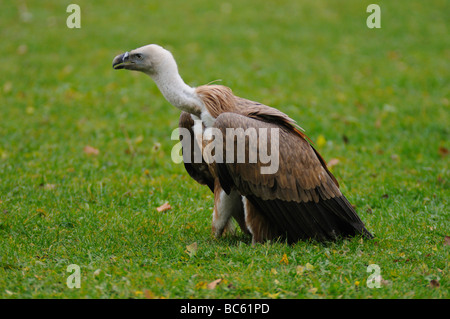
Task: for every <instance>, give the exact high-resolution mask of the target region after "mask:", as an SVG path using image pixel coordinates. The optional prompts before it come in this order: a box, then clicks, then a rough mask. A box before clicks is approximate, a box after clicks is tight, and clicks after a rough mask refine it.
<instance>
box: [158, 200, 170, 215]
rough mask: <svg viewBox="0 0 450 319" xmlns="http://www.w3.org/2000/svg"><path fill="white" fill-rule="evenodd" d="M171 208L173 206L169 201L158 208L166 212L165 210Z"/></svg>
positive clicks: (159, 210)
mask: <svg viewBox="0 0 450 319" xmlns="http://www.w3.org/2000/svg"><path fill="white" fill-rule="evenodd" d="M171 208H172V206H170V204H169V203H168V202H165V203H164V204H162V205H161V206H159V207H157V208H156V210H157V211H158V212H160V213H161V212H164V211H166V210H169V209H171Z"/></svg>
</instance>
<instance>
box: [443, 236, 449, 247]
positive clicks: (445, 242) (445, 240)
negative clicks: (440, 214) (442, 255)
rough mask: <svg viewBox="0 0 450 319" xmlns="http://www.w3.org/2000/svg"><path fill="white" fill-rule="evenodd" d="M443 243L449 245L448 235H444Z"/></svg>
mask: <svg viewBox="0 0 450 319" xmlns="http://www.w3.org/2000/svg"><path fill="white" fill-rule="evenodd" d="M444 245H445V246H450V236H445V237H444Z"/></svg>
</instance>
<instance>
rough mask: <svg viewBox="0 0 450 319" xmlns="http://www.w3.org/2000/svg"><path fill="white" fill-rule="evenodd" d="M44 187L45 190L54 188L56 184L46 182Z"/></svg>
mask: <svg viewBox="0 0 450 319" xmlns="http://www.w3.org/2000/svg"><path fill="white" fill-rule="evenodd" d="M43 187H44V189H45V190H52V189H55V187H56V185H55V184H45V185H44V186H43Z"/></svg>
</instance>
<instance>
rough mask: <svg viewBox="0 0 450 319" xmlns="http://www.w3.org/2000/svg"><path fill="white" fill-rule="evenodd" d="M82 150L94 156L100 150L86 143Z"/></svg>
mask: <svg viewBox="0 0 450 319" xmlns="http://www.w3.org/2000/svg"><path fill="white" fill-rule="evenodd" d="M83 151H84V153H85V154H87V155H94V156H97V155H98V154H99V153H100V151H99V150H98V149H96V148H95V147H92V146H89V145H86V146H85V147H84V148H83Z"/></svg>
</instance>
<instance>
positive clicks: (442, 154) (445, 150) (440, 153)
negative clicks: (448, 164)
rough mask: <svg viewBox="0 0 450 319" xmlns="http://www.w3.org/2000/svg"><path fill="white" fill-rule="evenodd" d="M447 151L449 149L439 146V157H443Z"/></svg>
mask: <svg viewBox="0 0 450 319" xmlns="http://www.w3.org/2000/svg"><path fill="white" fill-rule="evenodd" d="M448 153H449V150H448V149H447V148H445V147H443V146H441V147H439V155H441V157H445V156H447V155H448Z"/></svg>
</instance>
